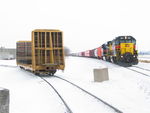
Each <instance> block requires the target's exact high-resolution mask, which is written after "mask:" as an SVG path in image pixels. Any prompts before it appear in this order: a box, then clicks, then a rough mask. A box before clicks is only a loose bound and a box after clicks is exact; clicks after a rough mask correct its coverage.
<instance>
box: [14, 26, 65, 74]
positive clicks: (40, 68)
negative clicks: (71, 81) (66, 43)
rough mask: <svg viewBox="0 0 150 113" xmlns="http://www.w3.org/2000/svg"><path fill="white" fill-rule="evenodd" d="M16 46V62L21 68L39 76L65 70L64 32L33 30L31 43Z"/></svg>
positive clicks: (20, 43)
mask: <svg viewBox="0 0 150 113" xmlns="http://www.w3.org/2000/svg"><path fill="white" fill-rule="evenodd" d="M16 45H17V55H16V59H17V60H16V61H17V65H18V66H19V67H20V68H23V69H26V70H30V71H31V72H33V73H35V74H38V75H39V74H46V75H53V74H54V73H55V72H56V71H57V70H58V69H60V70H64V68H65V62H64V47H63V32H62V31H60V30H50V29H36V30H33V31H32V40H31V41H18V42H17V44H16Z"/></svg>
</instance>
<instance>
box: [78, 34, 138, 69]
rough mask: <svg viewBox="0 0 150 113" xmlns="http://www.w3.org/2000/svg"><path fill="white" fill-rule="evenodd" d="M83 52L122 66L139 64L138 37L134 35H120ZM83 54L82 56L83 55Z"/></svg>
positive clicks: (88, 55)
mask: <svg viewBox="0 0 150 113" xmlns="http://www.w3.org/2000/svg"><path fill="white" fill-rule="evenodd" d="M81 53H82V54H85V56H86V57H91V58H97V59H102V60H106V61H109V62H113V63H116V64H119V65H122V66H131V65H136V64H138V52H137V50H136V39H135V38H134V37H132V36H118V37H116V38H115V39H113V40H112V41H108V42H107V43H104V44H102V45H101V46H100V47H98V48H95V49H92V50H87V51H85V52H81ZM87 53H89V54H87ZM79 54H80V53H79ZM82 54H81V56H83V55H82Z"/></svg>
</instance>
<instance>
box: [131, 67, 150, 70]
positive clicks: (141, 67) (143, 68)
mask: <svg viewBox="0 0 150 113" xmlns="http://www.w3.org/2000/svg"><path fill="white" fill-rule="evenodd" d="M132 67H136V68H139V69H143V70H145V71H150V69H145V68H142V67H139V66H132Z"/></svg>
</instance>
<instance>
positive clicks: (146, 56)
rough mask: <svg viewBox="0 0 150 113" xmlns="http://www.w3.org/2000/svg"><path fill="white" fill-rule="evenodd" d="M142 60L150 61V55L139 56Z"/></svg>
mask: <svg viewBox="0 0 150 113" xmlns="http://www.w3.org/2000/svg"><path fill="white" fill-rule="evenodd" d="M139 59H140V60H150V55H139Z"/></svg>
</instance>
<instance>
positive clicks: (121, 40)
mask: <svg viewBox="0 0 150 113" xmlns="http://www.w3.org/2000/svg"><path fill="white" fill-rule="evenodd" d="M115 43H116V44H117V45H118V44H119V43H134V44H135V43H136V40H135V39H134V38H133V37H132V36H120V37H117V38H116V40H115Z"/></svg>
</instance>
